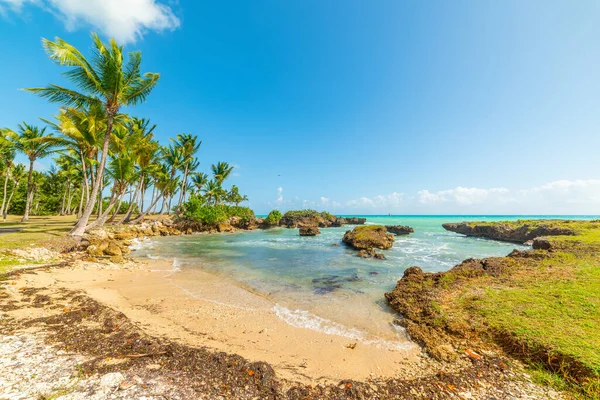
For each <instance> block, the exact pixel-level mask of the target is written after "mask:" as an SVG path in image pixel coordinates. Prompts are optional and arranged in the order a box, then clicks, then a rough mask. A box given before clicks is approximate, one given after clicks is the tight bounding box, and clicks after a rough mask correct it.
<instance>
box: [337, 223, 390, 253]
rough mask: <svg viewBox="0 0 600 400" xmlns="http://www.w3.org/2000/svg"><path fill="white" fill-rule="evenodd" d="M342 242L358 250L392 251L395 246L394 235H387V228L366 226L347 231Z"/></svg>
mask: <svg viewBox="0 0 600 400" xmlns="http://www.w3.org/2000/svg"><path fill="white" fill-rule="evenodd" d="M342 242H344V243H346V244H348V245H350V246H352V247H354V248H355V249H358V250H363V249H373V248H375V249H384V250H385V249H390V248H391V247H392V246H393V245H394V235H392V234H390V233H387V230H386V228H385V226H381V225H365V226H357V227H356V228H354V229H353V230H351V231H347V232H346V234H345V235H344V238H343V239H342Z"/></svg>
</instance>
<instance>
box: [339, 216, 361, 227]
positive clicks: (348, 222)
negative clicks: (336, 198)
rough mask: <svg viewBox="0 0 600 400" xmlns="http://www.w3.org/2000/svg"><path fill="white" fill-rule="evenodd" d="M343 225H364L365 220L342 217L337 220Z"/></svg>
mask: <svg viewBox="0 0 600 400" xmlns="http://www.w3.org/2000/svg"><path fill="white" fill-rule="evenodd" d="M339 219H340V220H341V223H342V224H343V225H364V224H365V222H367V219H366V218H358V217H344V218H339Z"/></svg>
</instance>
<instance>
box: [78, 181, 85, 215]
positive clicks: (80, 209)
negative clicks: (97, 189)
mask: <svg viewBox="0 0 600 400" xmlns="http://www.w3.org/2000/svg"><path fill="white" fill-rule="evenodd" d="M83 187H84V184H83V182H82V183H81V197H80V199H79V210H77V218H81V216H82V215H83V195H84V193H83Z"/></svg>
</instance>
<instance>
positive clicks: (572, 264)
mask: <svg viewBox="0 0 600 400" xmlns="http://www.w3.org/2000/svg"><path fill="white" fill-rule="evenodd" d="M540 223H541V222H539V221H515V222H507V223H489V222H487V223H482V225H484V224H485V225H490V224H492V225H493V224H506V225H514V226H515V227H518V226H520V225H525V224H529V225H530V226H537V225H539V224H540ZM550 224H552V225H555V226H559V227H566V228H569V229H571V230H573V231H575V233H576V234H575V235H574V236H556V237H551V238H548V239H549V241H550V242H551V245H552V248H551V250H549V251H545V250H538V251H533V250H532V251H527V252H516V253H515V254H513V255H512V256H511V257H505V258H496V259H486V260H483V261H471V262H465V263H463V264H461V265H460V266H457V267H455V268H453V269H452V270H450V271H448V272H446V273H438V274H424V275H423V277H422V279H421V278H420V277H418V278H414V276H417V275H414V276H413V278H405V279H404V282H403V283H402V282H401V283H399V285H398V286H399V288H397V290H396V291H395V292H394V294H395V296H396V297H395V298H394V300H392V305H393V306H394V307H395V308H396V309H397V310H398V311H400V312H402V313H403V314H405V316H407V317H408V318H409V319H410V320H412V321H409V322H408V325H409V331H412V334H413V335H414V336H415V337H416V338H418V339H420V341H421V342H422V343H423V344H424V345H425V346H431V348H432V349H433V350H434V351H433V352H434V353H435V349H436V348H439V346H440V343H445V342H447V343H453V345H454V347H455V348H456V349H457V350H458V351H461V350H464V347H465V346H477V345H479V346H481V347H485V346H486V344H488V345H489V344H492V343H493V344H496V345H499V346H501V347H502V348H503V349H504V350H505V351H507V352H508V353H510V354H512V355H514V356H517V357H519V358H522V359H525V360H526V361H528V362H530V364H531V366H532V368H533V371H534V372H535V374H534V376H537V377H538V378H539V379H541V380H543V381H544V382H545V383H547V384H552V385H554V386H557V387H559V388H561V389H565V388H567V389H569V390H570V391H571V393H572V394H573V396H576V397H579V398H593V399H599V398H600V222H593V221H590V222H585V221H584V222H582V221H553V222H551V223H550ZM409 281H410V282H409ZM429 328H433V330H434V332H435V333H434V334H432V333H431V331H427V329H429Z"/></svg>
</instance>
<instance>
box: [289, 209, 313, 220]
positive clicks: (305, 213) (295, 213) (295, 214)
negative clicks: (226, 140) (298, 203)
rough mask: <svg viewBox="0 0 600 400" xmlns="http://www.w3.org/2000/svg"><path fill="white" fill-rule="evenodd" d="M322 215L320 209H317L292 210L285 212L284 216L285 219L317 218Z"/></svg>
mask: <svg viewBox="0 0 600 400" xmlns="http://www.w3.org/2000/svg"><path fill="white" fill-rule="evenodd" d="M319 215H320V213H319V212H318V211H315V210H291V211H288V212H286V213H285V214H283V218H285V219H297V218H306V217H312V218H317V217H318V216H319Z"/></svg>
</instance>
